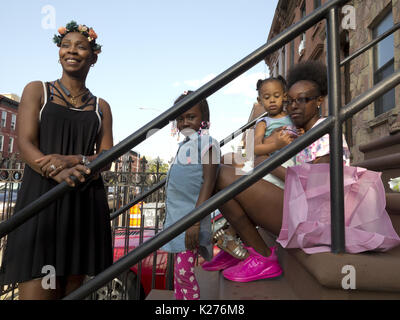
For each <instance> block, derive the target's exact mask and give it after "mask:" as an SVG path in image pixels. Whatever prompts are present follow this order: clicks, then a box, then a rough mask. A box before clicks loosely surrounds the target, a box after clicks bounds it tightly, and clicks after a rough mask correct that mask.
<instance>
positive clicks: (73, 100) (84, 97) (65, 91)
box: [57, 79, 88, 106]
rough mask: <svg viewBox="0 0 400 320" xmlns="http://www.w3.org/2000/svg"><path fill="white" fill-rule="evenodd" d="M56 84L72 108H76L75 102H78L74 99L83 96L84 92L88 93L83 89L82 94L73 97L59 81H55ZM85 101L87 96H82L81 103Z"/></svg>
mask: <svg viewBox="0 0 400 320" xmlns="http://www.w3.org/2000/svg"><path fill="white" fill-rule="evenodd" d="M57 83H58V85H59V86H60V88H61V90H62V91H63V92H64V93H65V95H66V96H67V97H68V98H69V99H70V100H71V103H72V104H73V105H74V106H76V104H77V102H78V101H77V100H76V98H79V97H80V96H81V95H83V94H84V93H86V92H87V91H88V89H87V88H85V89H84V91H83V92H82V93H80V94H78V95H76V96H73V95H72V94H71V92H70V91H69V90H68V89H67V88H66V87H64V85H63V84H62V83H61V81H60V79H58V80H57ZM86 99H87V95H85V96H83V97H82V102H85V101H86Z"/></svg>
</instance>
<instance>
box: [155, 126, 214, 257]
mask: <svg viewBox="0 0 400 320" xmlns="http://www.w3.org/2000/svg"><path fill="white" fill-rule="evenodd" d="M210 148H214V150H215V151H216V154H217V155H218V157H217V159H216V161H218V163H219V160H220V148H219V143H218V141H216V140H215V139H213V138H212V137H211V136H209V135H202V136H200V135H199V134H198V133H197V132H196V133H193V134H192V135H190V136H188V137H187V138H186V139H185V141H183V142H181V143H180V144H179V149H178V152H177V154H176V156H175V159H174V162H173V164H172V166H171V168H170V170H169V171H168V175H167V182H166V187H165V189H166V200H165V206H166V218H165V222H164V228H167V227H169V226H171V225H173V224H174V223H175V222H177V221H178V220H180V219H182V218H183V217H185V216H186V215H187V214H188V213H189V212H190V211H192V210H193V209H194V208H195V207H196V202H197V199H198V197H199V194H200V189H201V186H202V184H203V164H202V161H201V159H202V158H203V156H204V155H205V153H206V152H207V151H208V150H209V149H210ZM185 233H186V232H183V233H181V234H180V235H178V236H177V237H176V238H174V239H173V240H171V241H170V242H168V243H167V244H165V245H164V246H163V247H162V250H164V251H167V252H172V253H177V252H183V251H186V250H187V249H186V247H185ZM211 237H212V234H211V218H210V215H208V216H207V217H205V218H204V219H202V220H201V222H200V234H199V243H200V244H199V249H198V251H199V253H200V254H201V256H202V257H203V258H204V259H206V260H211V259H212V257H213V245H212V242H211Z"/></svg>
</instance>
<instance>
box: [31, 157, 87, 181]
mask: <svg viewBox="0 0 400 320" xmlns="http://www.w3.org/2000/svg"><path fill="white" fill-rule="evenodd" d="M79 160H80V159H79V156H73V155H71V156H63V155H60V154H48V155H46V156H44V157H41V158H39V159H36V160H35V162H36V163H37V164H38V165H39V167H40V171H41V172H42V175H43V176H45V177H46V178H49V177H51V178H52V177H55V176H56V175H58V174H59V173H60V172H61V171H62V170H63V169H67V168H71V167H73V166H75V165H77V164H78V163H79Z"/></svg>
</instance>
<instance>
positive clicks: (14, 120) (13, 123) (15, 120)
mask: <svg viewBox="0 0 400 320" xmlns="http://www.w3.org/2000/svg"><path fill="white" fill-rule="evenodd" d="M16 122H17V116H16V115H15V114H11V130H15V125H16Z"/></svg>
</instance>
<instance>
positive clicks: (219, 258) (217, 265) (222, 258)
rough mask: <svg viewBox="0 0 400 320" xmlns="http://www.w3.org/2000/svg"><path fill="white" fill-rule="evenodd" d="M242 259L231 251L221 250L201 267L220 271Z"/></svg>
mask: <svg viewBox="0 0 400 320" xmlns="http://www.w3.org/2000/svg"><path fill="white" fill-rule="evenodd" d="M240 261H242V260H239V259H237V258H235V257H233V256H232V255H230V254H229V253H227V252H225V251H223V250H221V251H220V252H218V254H217V255H216V256H215V257H214V258H213V259H212V260H211V261H206V262H204V263H203V264H202V265H201V267H202V268H203V269H204V270H206V271H219V270H224V269H226V268H229V267H232V266H235V265H237V264H238V263H239V262H240Z"/></svg>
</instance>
